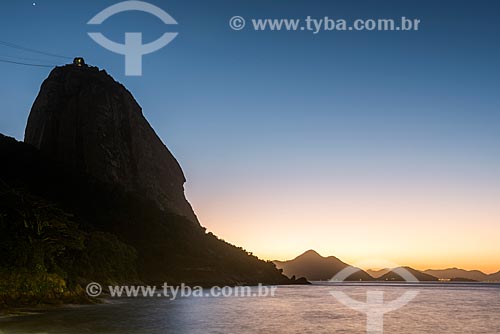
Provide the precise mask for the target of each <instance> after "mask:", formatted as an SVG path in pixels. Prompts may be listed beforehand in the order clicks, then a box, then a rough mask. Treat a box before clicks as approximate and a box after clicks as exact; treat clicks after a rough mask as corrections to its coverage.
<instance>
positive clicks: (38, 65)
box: [0, 59, 57, 67]
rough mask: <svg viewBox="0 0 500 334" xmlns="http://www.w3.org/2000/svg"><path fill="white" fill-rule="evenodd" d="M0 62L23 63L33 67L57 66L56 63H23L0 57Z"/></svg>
mask: <svg viewBox="0 0 500 334" xmlns="http://www.w3.org/2000/svg"><path fill="white" fill-rule="evenodd" d="M0 62H2V63H9V64H16V65H24V66H35V67H55V66H57V65H48V64H30V63H23V62H18V61H12V60H7V59H0Z"/></svg>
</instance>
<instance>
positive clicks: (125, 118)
mask: <svg viewBox="0 0 500 334" xmlns="http://www.w3.org/2000/svg"><path fill="white" fill-rule="evenodd" d="M24 141H25V142H26V143H29V144H32V145H34V146H36V147H37V148H39V149H40V150H41V151H42V153H43V154H46V155H48V156H49V157H51V158H53V159H55V160H56V161H59V162H62V163H64V164H65V165H67V166H69V167H71V168H74V169H78V170H82V171H84V172H86V173H88V174H89V175H91V176H93V177H95V178H97V179H98V180H100V181H102V182H105V183H108V184H111V185H116V186H120V187H121V188H123V189H124V190H125V191H129V192H134V193H140V194H142V195H144V196H145V197H147V198H149V199H151V200H153V201H155V202H156V204H157V205H158V206H159V207H160V208H161V209H164V210H168V211H171V212H173V213H176V214H179V215H181V216H184V217H187V218H188V219H189V220H191V221H193V222H198V221H197V218H196V215H195V214H194V212H193V210H192V208H191V205H190V204H189V202H188V201H187V200H186V198H185V196H184V182H185V181H186V180H185V178H184V174H183V172H182V170H181V168H180V166H179V164H178V162H177V161H176V159H175V158H174V156H173V155H172V154H171V153H170V151H169V150H168V149H167V147H166V146H165V145H164V144H163V143H162V142H161V140H160V138H159V137H158V136H157V135H156V133H155V132H154V130H153V128H152V127H151V126H150V125H149V123H148V122H147V120H146V119H145V118H144V116H143V114H142V109H141V107H140V106H139V105H138V103H137V102H136V101H135V99H134V98H133V96H132V95H131V94H130V92H129V91H127V89H125V87H123V86H122V85H121V84H119V83H118V82H116V81H115V80H114V79H113V78H112V77H111V76H110V75H108V74H107V73H106V72H105V71H99V69H97V68H96V67H77V66H74V65H66V66H63V67H56V68H55V69H54V70H52V72H51V73H50V75H49V77H48V78H47V79H46V80H45V81H44V82H43V84H42V86H41V89H40V92H39V94H38V97H37V98H36V100H35V103H34V104H33V107H32V108H31V112H30V115H29V118H28V124H27V126H26V132H25V138H24Z"/></svg>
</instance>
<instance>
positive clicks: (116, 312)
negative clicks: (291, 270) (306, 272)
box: [0, 283, 500, 334]
mask: <svg viewBox="0 0 500 334" xmlns="http://www.w3.org/2000/svg"><path fill="white" fill-rule="evenodd" d="M409 290H412V291H418V295H417V296H416V298H414V299H413V300H412V301H411V302H409V303H408V304H407V305H405V306H403V307H401V308H400V309H397V310H394V311H392V312H390V313H387V314H385V315H384V318H383V319H384V323H383V331H384V333H398V334H409V333H427V334H432V333H440V334H442V333H453V334H457V333H471V334H472V333H477V334H485V333H492V334H493V333H495V334H497V333H500V285H496V284H471V283H469V284H327V283H318V284H313V285H310V286H280V287H278V289H277V290H276V294H275V296H274V297H202V298H200V297H185V298H178V299H175V300H169V299H167V298H113V299H111V298H110V299H108V300H106V303H104V304H99V305H84V306H65V307H60V308H53V309H50V310H48V311H42V312H37V313H35V314H29V315H23V316H15V317H3V318H0V333H2V334H19V333H22V334H30V333H39V334H41V333H51V334H52V333H54V334H83V333H96V334H97V333H99V334H101V333H102V334H104V333H106V334H156V333H158V334H159V333H162V334H163V333H195V334H197V333H200V334H202V333H203V334H205V333H231V334H233V333H234V334H245V333H266V334H268V333H269V334H271V333H311V334H313V333H314V334H318V333H353V334H355V333H360V334H361V333H366V327H367V325H366V324H367V316H366V314H363V313H361V312H358V311H355V310H353V309H350V308H349V307H347V306H344V305H343V304H341V303H340V302H338V301H337V300H336V299H335V298H334V297H333V296H332V295H331V294H330V292H331V291H341V292H344V293H346V294H347V295H349V296H350V297H351V298H353V299H356V300H358V301H361V302H366V298H367V297H366V296H367V293H368V292H369V291H383V293H384V300H386V301H390V300H394V299H396V298H397V297H398V296H401V295H403V294H404V293H405V292H406V291H409Z"/></svg>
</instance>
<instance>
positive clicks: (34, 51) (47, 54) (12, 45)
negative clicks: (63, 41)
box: [0, 41, 72, 59]
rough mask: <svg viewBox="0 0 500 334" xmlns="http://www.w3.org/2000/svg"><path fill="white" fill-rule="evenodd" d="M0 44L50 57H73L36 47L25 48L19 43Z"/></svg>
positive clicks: (2, 42)
mask: <svg viewBox="0 0 500 334" xmlns="http://www.w3.org/2000/svg"><path fill="white" fill-rule="evenodd" d="M0 45H4V46H7V47H10V48H14V49H19V50H23V51H27V52H33V53H38V54H42V55H45V56H50V57H57V58H64V59H72V58H71V57H68V56H62V55H58V54H55V53H49V52H45V51H40V50H36V49H32V48H25V47H24V46H21V45H17V44H14V43H9V42H4V41H0Z"/></svg>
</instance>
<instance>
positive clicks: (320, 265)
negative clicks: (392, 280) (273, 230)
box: [274, 249, 373, 281]
mask: <svg viewBox="0 0 500 334" xmlns="http://www.w3.org/2000/svg"><path fill="white" fill-rule="evenodd" d="M274 263H275V264H276V267H277V268H279V269H282V270H283V273H284V274H285V275H287V276H288V277H293V276H295V277H305V278H307V279H308V280H310V281H327V280H330V279H331V278H332V277H334V276H335V275H336V274H337V273H339V272H340V271H341V270H342V269H345V268H346V267H349V265H348V264H347V263H344V262H342V261H341V260H339V259H338V258H336V257H335V256H328V257H323V256H321V255H320V254H319V253H318V252H316V251H314V250H312V249H311V250H308V251H306V252H304V253H303V254H301V255H299V256H297V257H296V258H294V259H293V260H288V261H277V260H276V261H274ZM346 280H347V281H372V280H373V278H372V277H371V276H370V275H368V274H367V273H366V272H365V271H363V270H361V269H359V270H358V271H357V272H356V273H353V274H352V275H350V276H349V277H348V278H347V279H346Z"/></svg>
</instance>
